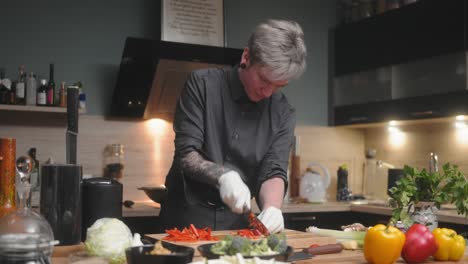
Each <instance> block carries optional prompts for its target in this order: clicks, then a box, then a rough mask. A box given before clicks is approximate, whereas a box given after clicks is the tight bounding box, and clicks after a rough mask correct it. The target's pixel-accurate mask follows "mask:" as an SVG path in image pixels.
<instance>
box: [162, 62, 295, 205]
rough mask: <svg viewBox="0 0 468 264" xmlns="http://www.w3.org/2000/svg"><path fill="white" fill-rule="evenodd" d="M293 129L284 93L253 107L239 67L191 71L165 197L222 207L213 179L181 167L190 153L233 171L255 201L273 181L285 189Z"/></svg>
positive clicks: (179, 111) (178, 113) (177, 121)
mask: <svg viewBox="0 0 468 264" xmlns="http://www.w3.org/2000/svg"><path fill="white" fill-rule="evenodd" d="M294 127H295V110H294V108H293V107H292V106H291V105H290V104H289V103H288V101H287V99H286V97H285V96H284V94H283V93H281V92H279V91H278V92H275V93H274V94H273V95H272V96H271V97H269V98H266V99H263V100H261V101H259V102H256V103H255V102H251V101H250V100H249V98H248V96H247V94H246V93H245V90H244V87H243V85H242V83H241V81H240V80H239V73H238V66H236V67H234V68H209V69H201V70H196V71H194V72H192V73H191V74H190V75H189V77H188V79H187V80H186V83H185V88H184V90H183V91H182V94H181V96H180V98H179V101H178V103H177V108H176V114H175V120H174V131H175V134H176V138H175V157H174V162H173V164H172V167H171V170H170V172H169V175H168V176H167V178H166V186H167V187H168V190H169V198H170V199H171V197H172V198H173V199H180V197H185V199H184V200H185V202H186V203H188V204H197V203H200V202H205V201H213V202H215V203H222V202H221V200H220V196H219V191H218V189H217V188H216V184H217V183H216V182H213V179H211V180H210V179H208V178H207V177H204V176H203V175H201V174H197V173H193V172H190V171H184V170H183V169H182V168H181V166H180V158H181V157H183V156H184V155H185V154H187V153H188V152H191V151H197V152H199V153H200V154H201V155H203V157H204V158H205V159H206V160H209V161H212V162H215V163H217V164H220V165H223V166H225V167H228V168H231V169H234V170H236V171H237V172H238V173H239V174H240V175H241V177H242V179H243V180H244V182H245V183H246V184H247V185H248V187H249V189H250V191H251V193H252V195H253V196H254V197H256V196H257V195H258V192H259V190H260V186H261V184H262V183H263V182H264V181H265V180H267V179H269V178H271V177H280V178H282V179H283V180H284V182H285V186H286V187H287V174H286V172H287V167H288V159H289V151H290V147H291V144H292V141H293V136H294Z"/></svg>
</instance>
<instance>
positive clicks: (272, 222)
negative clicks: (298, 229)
mask: <svg viewBox="0 0 468 264" xmlns="http://www.w3.org/2000/svg"><path fill="white" fill-rule="evenodd" d="M258 219H260V221H262V223H263V224H264V225H265V227H266V228H268V231H270V233H272V234H274V233H278V232H281V231H283V229H284V219H283V213H282V212H281V210H280V209H278V208H276V207H273V206H270V207H268V208H267V209H265V210H263V211H262V212H261V213H260V214H259V215H258Z"/></svg>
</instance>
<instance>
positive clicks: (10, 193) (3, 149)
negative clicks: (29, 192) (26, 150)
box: [0, 138, 16, 217]
mask: <svg viewBox="0 0 468 264" xmlns="http://www.w3.org/2000/svg"><path fill="white" fill-rule="evenodd" d="M15 164H16V139H14V138H0V217H2V216H4V215H6V214H8V213H10V212H12V211H14V210H15V209H16V202H15V192H16V189H15V175H16V167H15V166H16V165H15Z"/></svg>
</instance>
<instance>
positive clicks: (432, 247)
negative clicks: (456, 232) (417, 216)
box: [401, 224, 438, 263]
mask: <svg viewBox="0 0 468 264" xmlns="http://www.w3.org/2000/svg"><path fill="white" fill-rule="evenodd" d="M405 235H406V241H405V245H404V246H403V250H402V252H401V256H402V257H403V258H404V259H405V260H406V262H408V263H420V262H423V261H425V260H426V259H427V258H428V257H430V256H432V255H433V254H434V253H435V252H436V251H437V248H438V246H437V243H436V240H435V238H434V235H433V234H432V232H431V231H430V230H429V228H427V226H425V225H421V224H414V225H412V226H411V227H410V228H409V229H408V231H406V234H405Z"/></svg>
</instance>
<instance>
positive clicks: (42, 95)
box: [36, 79, 47, 106]
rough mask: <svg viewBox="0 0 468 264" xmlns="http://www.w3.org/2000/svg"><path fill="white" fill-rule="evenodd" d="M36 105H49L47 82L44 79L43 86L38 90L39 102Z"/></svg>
mask: <svg viewBox="0 0 468 264" xmlns="http://www.w3.org/2000/svg"><path fill="white" fill-rule="evenodd" d="M36 104H37V105H39V106H46V105H47V80H46V79H42V80H41V85H40V86H39V88H37V101H36Z"/></svg>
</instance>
